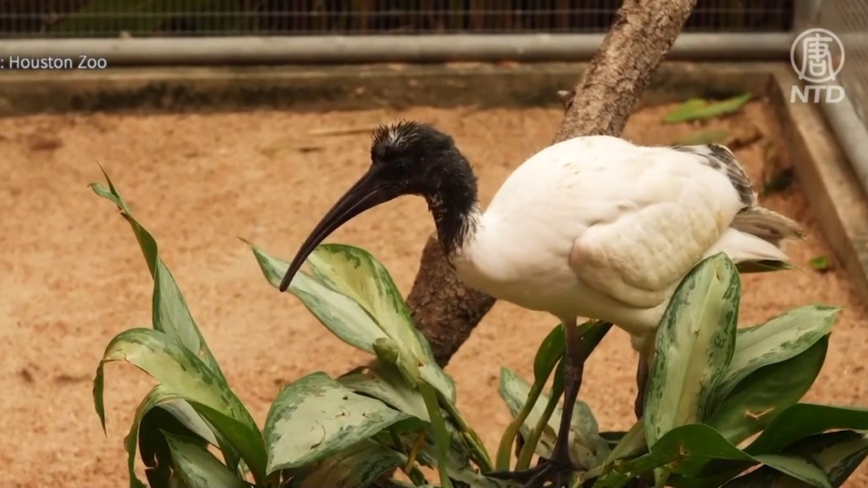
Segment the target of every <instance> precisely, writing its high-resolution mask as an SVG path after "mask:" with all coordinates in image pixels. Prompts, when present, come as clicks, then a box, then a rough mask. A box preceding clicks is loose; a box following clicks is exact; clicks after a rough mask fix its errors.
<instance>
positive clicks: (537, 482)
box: [486, 458, 580, 488]
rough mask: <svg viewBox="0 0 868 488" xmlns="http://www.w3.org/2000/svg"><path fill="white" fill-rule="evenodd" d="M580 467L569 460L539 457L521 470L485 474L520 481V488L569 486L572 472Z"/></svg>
mask: <svg viewBox="0 0 868 488" xmlns="http://www.w3.org/2000/svg"><path fill="white" fill-rule="evenodd" d="M579 470H580V468H579V467H578V466H576V465H574V464H573V463H572V462H571V461H566V460H558V459H556V458H553V459H541V460H540V462H539V463H538V464H537V465H536V466H535V467H533V468H530V469H525V470H522V471H497V472H493V473H487V474H486V476H489V477H491V478H497V479H502V480H509V481H517V482H519V483H522V485H521V488H570V481H571V478H572V474H573V473H574V472H575V471H579Z"/></svg>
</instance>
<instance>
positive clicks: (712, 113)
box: [663, 93, 753, 123]
mask: <svg viewBox="0 0 868 488" xmlns="http://www.w3.org/2000/svg"><path fill="white" fill-rule="evenodd" d="M751 98H753V94H751V93H745V94H743V95H739V96H736V97H732V98H728V99H726V100H722V101H719V102H706V101H705V100H702V99H699V98H691V99H690V100H687V101H686V102H684V103H682V104H681V105H679V106H677V107H675V108H674V109H672V110H671V111H670V112H669V113H667V114H666V116H665V117H663V121H664V122H667V123H674V122H687V121H690V120H703V119H713V118H715V117H720V116H721V115H726V114H730V113H734V112H738V111H739V110H741V108H742V107H743V106H744V105H745V104H746V103H747V102H748V101H750V99H751Z"/></svg>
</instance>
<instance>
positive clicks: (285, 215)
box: [0, 102, 868, 487]
mask: <svg viewBox="0 0 868 488" xmlns="http://www.w3.org/2000/svg"><path fill="white" fill-rule="evenodd" d="M663 111H664V109H663V108H661V107H648V108H644V109H641V110H640V111H638V112H637V114H636V115H635V116H634V117H633V118H632V119H631V122H630V125H629V127H628V129H627V131H626V133H625V137H627V138H629V139H631V140H634V141H637V142H643V143H656V144H668V143H672V142H674V141H675V140H677V139H678V138H679V137H682V136H684V135H687V134H689V133H691V132H693V131H695V130H697V128H696V127H694V126H691V125H690V124H678V125H673V126H664V125H662V124H660V123H659V120H660V116H661V115H662V113H663ZM396 117H404V118H416V119H423V120H426V121H429V122H434V123H436V124H437V125H438V126H439V127H441V128H442V129H445V130H446V131H448V132H450V133H452V134H454V135H455V138H456V140H457V142H458V144H459V146H460V147H461V148H462V150H463V151H464V152H465V153H466V155H467V156H468V157H469V159H470V160H471V161H472V162H473V163H474V165H475V167H476V170H477V172H478V175H479V177H480V184H481V194H482V200H483V203H485V202H487V201H488V200H489V199H490V198H491V196H492V194H493V191H494V190H495V189H496V188H497V187H498V186H499V185H500V184H501V183H502V181H503V180H504V179H505V178H506V176H507V175H508V174H509V173H510V171H511V170H512V169H513V168H514V167H515V166H516V165H517V164H518V163H520V162H521V161H522V160H524V159H525V158H526V157H528V156H530V155H531V154H532V153H534V152H535V151H536V150H539V149H540V148H542V147H544V146H546V145H547V144H548V143H549V142H550V139H551V136H552V134H553V133H554V131H555V129H556V127H557V124H558V123H559V120H560V117H561V113H560V111H559V110H554V109H534V110H491V111H474V110H472V109H467V110H457V111H449V110H438V109H428V108H413V109H408V110H404V111H389V110H376V111H365V112H333V113H325V114H304V115H299V114H293V113H279V112H254V113H240V114H222V115H206V116H202V115H164V116H104V115H98V116H62V117H55V116H51V117H49V116H35V117H25V118H16V119H4V120H0V153H2V154H3V157H2V158H0V174H3V175H4V177H3V180H2V183H0V208H2V222H3V231H2V234H0V247H2V249H3V254H2V256H0V297H2V299H0V324H2V325H0V391H2V392H3V394H2V395H0V411H2V415H0V433H2V435H0V466H3V469H2V473H3V474H2V476H0V483H2V485H3V486H16V487H18V486H21V487H47V486H66V487H92V486H100V487H103V486H105V487H107V486H125V485H126V483H127V477H126V476H127V475H126V467H125V462H126V461H125V453H124V451H123V447H122V440H123V436H124V435H125V433H126V431H127V428H128V424H129V422H130V420H131V418H132V415H133V410H134V407H135V405H136V403H137V402H138V400H139V399H140V398H141V396H142V395H143V394H144V393H145V392H146V390H147V388H148V386H149V384H150V383H149V380H148V379H146V377H145V375H143V374H141V373H139V372H138V371H135V370H133V368H131V367H128V366H125V365H117V366H115V365H112V366H110V367H109V368H108V371H107V375H108V376H107V394H106V397H107V411H108V436H107V437H106V436H104V435H103V433H102V432H101V429H100V427H99V421H98V419H97V416H96V414H95V413H94V410H93V405H92V400H91V380H92V378H93V374H94V370H95V367H96V365H97V362H98V360H99V358H100V355H101V354H102V352H103V349H104V347H105V345H106V344H107V342H108V341H109V339H111V337H112V336H114V335H115V334H117V333H118V332H120V331H121V330H123V329H126V328H129V327H137V326H145V327H147V326H150V293H151V286H152V285H151V280H150V278H149V276H148V273H147V270H146V267H145V264H144V262H143V259H142V257H141V255H140V253H139V249H138V246H137V245H136V242H135V239H134V237H133V234H132V232H131V231H130V229H129V227H128V225H127V224H126V222H125V221H124V220H123V219H122V218H121V217H120V216H119V215H118V213H117V211H116V210H115V208H114V206H113V205H112V204H111V203H109V202H108V201H106V200H102V199H100V198H98V197H96V196H95V195H93V194H92V193H91V191H90V190H89V189H88V188H87V186H86V185H87V184H88V183H90V182H92V181H101V174H100V172H99V169H98V167H97V162H100V163H101V164H103V165H104V166H105V167H106V168H107V170H108V171H109V173H110V174H111V175H112V177H113V178H114V181H115V183H116V184H117V185H118V186H119V188H120V190H121V192H122V193H123V194H124V195H125V197H126V198H127V200H128V201H129V202H130V205H131V207H132V209H133V212H134V214H135V215H136V216H137V218H139V219H140V220H141V221H142V222H143V223H144V224H145V225H146V226H147V227H148V228H149V229H150V230H151V231H152V232H153V233H154V234H155V235H156V237H157V239H158V242H159V244H160V245H161V249H162V253H163V257H164V259H165V260H166V261H167V263H168V265H169V266H170V268H171V269H172V271H173V273H174V275H175V277H176V279H177V280H178V282H179V283H180V286H181V289H182V290H183V292H184V293H185V295H186V298H187V302H188V303H189V304H190V306H191V308H192V312H193V315H194V317H195V318H196V319H197V321H198V323H199V325H200V327H201V329H202V331H203V333H204V335H205V337H206V339H207V341H208V343H209V345H210V347H211V349H212V350H213V352H214V354H215V355H216V357H217V358H218V360H219V361H220V363H221V365H222V367H223V370H224V371H225V372H226V374H227V376H228V378H229V381H230V382H231V384H232V385H233V386H234V388H235V389H236V391H237V392H238V394H239V395H240V397H241V398H242V400H243V401H244V402H245V403H246V405H247V406H248V407H249V409H250V410H251V411H252V413H253V415H254V416H255V418H256V419H257V421H258V422H260V424H261V423H262V422H263V421H264V418H265V414H266V412H267V410H268V406H269V404H270V402H271V401H272V399H273V398H274V396H275V395H276V393H277V388H278V386H277V385H278V384H279V383H280V382H282V381H291V380H293V379H295V378H297V377H299V376H300V375H303V374H305V373H307V372H310V371H312V370H314V369H321V370H324V371H326V372H328V373H331V374H339V373H342V372H344V371H346V370H347V369H348V368H350V367H352V366H354V365H356V364H357V363H359V362H360V361H361V360H363V354H362V353H359V352H356V351H355V350H353V349H352V348H350V347H349V346H347V345H345V344H343V343H342V342H340V341H338V340H337V339H336V338H334V337H333V336H331V335H330V334H329V332H328V331H327V330H326V329H325V328H324V327H322V326H321V325H319V324H318V323H317V322H316V321H315V319H314V318H313V317H312V316H311V315H310V314H309V313H307V312H306V311H305V310H304V309H303V307H302V306H301V305H300V304H299V302H298V301H297V300H296V299H295V298H293V297H292V296H290V295H288V294H287V295H281V294H278V293H277V292H276V291H275V290H274V289H273V288H271V287H270V286H268V284H267V283H266V282H265V280H264V279H263V278H262V277H261V275H260V272H259V270H258V268H257V265H256V263H255V261H254V259H253V256H252V255H251V253H250V252H249V250H248V249H247V248H246V247H245V245H244V244H243V243H242V242H241V241H239V240H238V239H237V237H239V236H241V237H245V238H247V239H250V240H252V241H254V242H255V243H257V244H258V245H260V246H262V247H263V248H265V249H266V250H267V251H269V252H272V253H274V254H276V255H280V256H283V257H285V258H289V257H291V256H292V254H293V253H294V252H295V250H296V247H297V246H298V244H299V243H300V241H301V240H302V239H303V238H304V237H305V236H306V235H307V233H308V232H309V231H310V229H311V228H312V226H313V225H314V224H315V222H316V220H318V218H319V217H320V215H322V214H323V212H324V211H325V210H326V209H327V208H328V207H329V206H330V204H331V203H332V202H333V201H334V200H335V198H336V197H337V196H339V195H340V194H341V193H343V191H344V190H345V189H346V188H347V187H348V186H349V185H350V184H351V183H352V182H353V181H354V180H355V178H356V177H357V176H358V175H360V174H361V173H362V172H363V170H364V169H365V167H366V165H367V164H368V149H369V136H368V134H367V133H364V132H362V133H357V134H351V135H341V136H311V135H310V134H308V132H309V131H311V130H321V129H329V128H341V127H367V126H371V125H375V124H376V123H378V122H381V121H388V120H392V119H394V118H396ZM749 120H750V121H752V122H748V121H749ZM770 120H771V118H770V112H769V111H768V109H767V108H766V107H765V106H764V105H763V104H762V103H760V102H753V103H751V104H750V105H748V107H747V109H746V114H745V115H742V116H738V117H733V118H729V119H726V120H722V121H718V122H715V123H713V124H711V125H710V126H709V127H708V128H709V129H715V128H717V129H719V128H721V127H724V128H725V127H729V128H733V129H735V130H739V131H742V130H744V129H745V128H747V129H749V130H748V131H747V132H748V135H750V133H752V132H754V129H752V128H751V127H753V125H752V124H756V125H757V126H758V127H759V128H760V129H761V130H762V133H763V134H766V135H769V137H771V139H765V138H764V139H761V140H759V141H756V142H754V143H752V144H749V145H747V146H746V147H744V148H743V149H740V150H738V156H739V157H740V158H741V159H742V160H743V161H744V162H745V164H746V165H747V166H748V167H749V169H750V173H751V174H752V176H753V177H754V178H755V180H758V179H759V178H760V174H761V173H762V164H763V160H770V159H771V160H777V161H778V162H779V163H782V164H786V162H787V158H788V156H787V154H786V152H785V151H783V150H782V147H781V146H780V142H779V140H778V139H776V136H775V131H776V129H775V128H774V127H773V125H770V124H769V121H770ZM754 135H756V134H754ZM748 139H750V137H748ZM769 148H771V150H770V151H769ZM764 200H765V201H764V203H765V205H767V206H769V207H771V208H773V209H776V210H778V211H780V212H783V213H784V214H786V215H789V216H791V217H793V218H796V219H798V220H799V221H801V222H804V223H805V224H806V225H807V227H808V229H809V230H810V233H811V235H810V237H809V238H808V240H807V241H806V242H805V243H804V244H800V245H796V246H793V248H792V250H791V252H792V255H793V256H794V260H795V262H796V263H797V264H798V265H799V266H801V267H802V268H803V270H802V271H789V272H786V273H779V274H775V275H765V276H749V277H746V278H744V282H745V284H744V290H745V291H744V298H743V299H742V309H741V317H742V324H743V325H752V324H755V323H757V322H760V321H762V320H765V319H767V318H769V317H770V316H772V315H775V314H777V313H779V312H781V311H783V310H785V309H788V308H790V307H794V306H798V305H803V304H808V303H816V302H821V303H828V304H837V305H843V306H845V309H844V311H843V313H842V314H841V315H840V320H839V322H838V323H837V325H836V327H835V332H834V334H833V336H832V341H831V346H830V351H829V354H828V358H827V361H826V365H825V368H824V370H823V372H822V375H821V377H820V378H819V380H818V381H817V384H816V386H815V387H814V388H813V390H812V391H811V392H810V394H809V396H808V399H810V400H812V401H823V402H833V403H836V404H842V405H858V404H861V405H866V404H868V391H866V388H868V385H866V383H865V382H864V381H862V379H864V377H865V373H864V371H863V369H864V366H863V365H864V364H865V357H866V352H868V340H866V339H868V328H866V324H865V319H861V318H860V317H865V310H864V308H863V307H862V306H861V305H859V304H858V303H857V299H856V297H855V295H854V293H853V292H852V291H851V289H850V286H849V285H848V283H847V278H846V276H845V275H844V273H843V271H841V270H840V269H834V270H833V271H832V272H829V273H825V274H821V273H818V272H816V271H814V270H812V269H811V267H810V266H809V264H808V262H809V260H810V259H811V258H813V257H815V256H818V255H828V254H829V251H828V248H827V246H826V244H825V243H824V242H823V239H822V237H821V235H820V234H819V231H818V228H817V225H816V221H815V218H814V216H813V215H812V214H811V213H810V211H809V209H808V208H807V207H806V204H805V201H804V198H803V197H802V196H801V194H800V190H799V187H798V184H797V183H796V184H795V185H793V186H792V187H791V188H790V189H789V190H786V191H784V192H782V193H779V194H775V195H773V196H770V197H768V198H765V199H764ZM432 228H433V226H432V222H431V220H430V218H429V217H428V215H427V209H426V207H425V204H424V202H423V201H422V200H421V199H414V198H407V199H402V200H399V201H398V202H393V203H391V204H389V205H386V206H384V207H381V208H378V209H376V210H374V211H372V212H370V213H368V214H366V215H363V216H362V217H360V218H358V219H357V220H355V221H354V222H353V223H352V224H351V225H347V226H346V227H345V228H344V229H342V230H340V231H339V232H338V233H337V234H335V235H334V236H333V238H332V240H333V241H342V242H348V243H353V244H356V245H359V246H362V247H365V248H367V249H369V250H370V251H372V252H373V253H374V254H375V255H376V256H377V257H378V258H379V259H380V260H381V261H383V262H384V263H385V264H386V266H387V267H388V268H389V270H390V271H391V272H392V273H393V275H394V277H395V279H396V281H397V283H398V285H399V286H400V287H401V289H402V290H404V292H405V293H406V292H407V291H409V289H410V286H411V284H412V280H413V277H414V276H415V273H416V269H417V267H418V255H419V252H420V250H421V247H422V244H423V242H424V239H425V237H426V236H427V235H428V233H429V232H431V231H432ZM554 324H555V321H554V320H553V319H552V318H550V317H548V316H546V315H543V314H539V313H532V312H528V311H525V310H522V309H519V308H517V307H515V306H511V305H509V304H506V303H499V304H498V305H497V306H496V307H495V308H494V310H493V311H492V312H491V313H490V314H489V315H488V316H487V317H486V318H485V320H484V321H483V322H482V324H481V325H480V326H479V327H478V329H477V330H476V332H475V333H474V334H473V336H472V337H471V339H470V340H469V341H468V342H467V343H466V345H465V346H464V348H463V349H462V350H461V351H460V352H459V353H458V354H457V356H456V357H455V359H454V360H453V362H452V363H451V364H450V365H449V367H448V372H449V373H450V374H451V375H452V376H453V377H454V378H455V380H456V381H457V384H458V391H459V407H460V408H461V410H462V411H463V412H465V414H466V416H467V418H468V419H469V421H470V422H471V424H472V425H473V426H475V427H476V429H477V430H478V431H479V432H480V434H481V435H482V437H483V438H484V440H485V442H486V443H487V445H488V446H489V447H490V449H492V452H493V450H494V449H495V446H496V443H497V440H498V439H499V436H500V433H501V431H502V429H503V428H504V427H505V425H506V424H507V422H508V420H509V414H508V412H507V409H506V408H505V407H504V406H503V404H502V402H501V401H500V400H499V398H498V397H497V393H496V388H497V383H498V375H499V368H500V367H501V366H502V365H506V366H510V367H512V368H515V369H517V370H518V371H519V373H520V374H522V375H524V376H525V377H528V378H529V377H531V374H532V373H531V364H532V359H533V353H534V350H535V348H536V346H537V344H538V343H539V341H540V340H541V339H542V338H543V337H544V335H545V334H546V333H547V332H548V331H549V330H550V328H551V327H552V326H553V325H554ZM635 362H636V356H635V354H634V353H633V352H632V351H631V350H630V349H629V346H628V340H627V336H626V335H625V334H624V333H622V332H620V331H618V330H615V331H613V332H612V333H611V334H610V335H609V336H608V337H607V338H606V340H605V341H604V342H603V344H602V345H601V346H600V348H599V349H598V350H597V352H596V353H595V354H594V356H593V357H592V359H591V361H590V363H589V365H588V366H587V368H586V373H585V381H584V387H583V390H582V397H583V398H584V399H585V400H586V401H588V402H589V403H590V404H591V406H592V408H593V410H594V412H595V413H596V415H597V417H598V419H599V421H600V423H601V425H602V426H603V427H604V428H606V429H625V428H627V427H629V425H630V424H631V419H632V417H631V415H632V401H633V397H634V395H635V387H634V381H633V378H634V371H635V370H634V368H635ZM866 475H868V469H865V468H863V469H861V471H860V472H859V474H858V476H856V477H854V478H852V479H851V482H850V484H849V485H848V486H854V487H855V486H860V487H862V486H868V476H866Z"/></svg>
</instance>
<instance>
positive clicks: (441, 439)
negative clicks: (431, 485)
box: [419, 383, 452, 488]
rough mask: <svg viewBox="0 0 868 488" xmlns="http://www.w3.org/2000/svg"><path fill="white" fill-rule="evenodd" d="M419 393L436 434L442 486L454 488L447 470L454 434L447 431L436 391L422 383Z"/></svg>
mask: <svg viewBox="0 0 868 488" xmlns="http://www.w3.org/2000/svg"><path fill="white" fill-rule="evenodd" d="M419 391H420V392H421V393H422V398H423V399H424V400H425V407H426V408H427V409H428V415H429V416H430V417H431V430H432V432H433V433H434V448H435V455H436V459H437V471H438V472H439V473H440V484H441V485H443V488H452V482H451V481H450V479H449V475H448V472H449V471H448V468H447V458H448V456H449V450H450V449H449V447H450V445H451V444H452V433H451V432H449V431H448V430H446V421H445V420H444V418H443V414H442V411H441V410H440V405H439V403H438V402H437V394H436V393H435V392H434V389H433V388H432V387H431V386H429V385H427V384H425V383H422V384H420V385H419Z"/></svg>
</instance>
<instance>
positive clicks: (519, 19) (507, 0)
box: [0, 0, 795, 38]
mask: <svg viewBox="0 0 868 488" xmlns="http://www.w3.org/2000/svg"><path fill="white" fill-rule="evenodd" d="M794 1H795V0H699V2H698V4H697V7H696V9H695V11H694V12H693V15H692V16H691V17H690V19H689V20H688V22H687V25H686V27H685V30H686V31H687V32H784V31H788V30H790V29H791V27H792V19H793V9H794V5H793V4H794ZM620 3H621V2H620V1H617V0H35V1H34V0H0V37H3V38H34V37H36V38H64V37H117V36H127V35H130V36H136V37H142V36H163V37H165V36H226V35H282V36H286V35H329V34H331V35H334V34H341V35H365V34H449V33H480V34H497V33H507V32H508V33H522V32H523V33H537V32H549V33H602V32H606V31H607V30H608V28H609V25H610V24H611V22H612V20H613V18H614V15H615V12H616V11H617V9H618V7H619V6H620Z"/></svg>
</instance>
